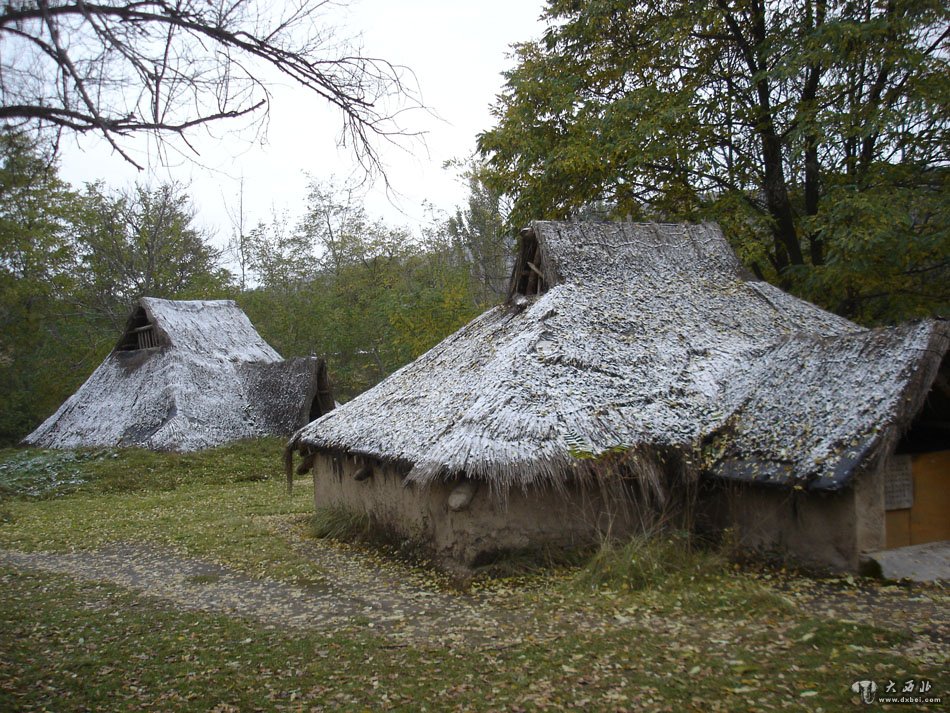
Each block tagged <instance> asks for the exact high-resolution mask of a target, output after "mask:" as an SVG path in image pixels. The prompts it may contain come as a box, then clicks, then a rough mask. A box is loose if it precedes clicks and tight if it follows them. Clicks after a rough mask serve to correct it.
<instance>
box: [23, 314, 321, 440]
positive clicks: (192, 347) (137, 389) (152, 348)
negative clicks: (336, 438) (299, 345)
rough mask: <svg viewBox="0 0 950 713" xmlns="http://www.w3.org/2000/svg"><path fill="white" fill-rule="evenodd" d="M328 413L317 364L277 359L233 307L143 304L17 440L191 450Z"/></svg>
mask: <svg viewBox="0 0 950 713" xmlns="http://www.w3.org/2000/svg"><path fill="white" fill-rule="evenodd" d="M332 407H333V399H332V395H331V394H330V392H329V380H328V379H327V375H326V365H325V363H324V362H323V360H322V359H318V358H316V357H310V358H296V359H290V360H286V361H285V360H283V359H281V357H280V355H279V354H278V353H277V352H276V351H274V350H273V349H272V348H271V346H270V345H269V344H267V342H265V341H264V340H263V339H262V338H261V336H260V335H259V334H258V333H257V331H256V330H255V329H254V327H253V325H252V324H251V322H250V320H248V318H247V316H246V315H245V314H244V312H242V311H241V309H240V308H239V307H238V306H237V305H236V304H235V303H234V302H233V301H231V300H220V301H170V300H162V299H155V298H151V297H145V298H142V299H141V300H140V301H139V303H138V306H137V307H136V308H135V309H134V310H133V312H132V314H131V316H130V317H129V321H128V325H127V327H126V330H125V332H124V333H123V334H122V337H121V338H120V339H119V342H118V344H117V345H116V347H115V349H114V350H113V351H112V353H111V354H109V356H108V357H107V358H106V359H105V361H104V362H103V363H102V364H101V365H100V366H99V367H98V368H97V369H96V370H95V371H94V372H93V373H92V375H91V376H90V377H89V379H88V380H87V381H86V383H84V384H83V385H82V386H81V387H80V388H79V390H78V391H77V392H76V393H75V394H73V395H72V396H71V397H69V399H67V400H66V402H65V403H63V405H62V406H61V407H60V408H59V410H57V411H56V413H54V414H53V415H52V416H50V417H49V418H48V419H47V420H46V421H45V422H44V423H43V424H42V425H41V426H40V427H39V428H37V429H36V430H35V431H34V432H33V433H31V434H30V435H29V436H27V437H26V439H24V443H26V444H28V445H33V446H42V447H50V448H74V447H81V446H141V447H145V448H151V449H155V450H175V451H193V450H199V449H202V448H208V447H210V446H215V445H219V444H221V443H226V442H229V441H233V440H238V439H241V438H251V437H256V436H261V435H286V434H289V433H292V432H293V431H294V429H296V428H299V427H300V426H302V425H303V424H305V423H307V422H308V421H310V420H312V419H313V418H316V417H317V416H319V415H320V414H322V413H325V412H326V411H328V410H329V409H331V408H332Z"/></svg>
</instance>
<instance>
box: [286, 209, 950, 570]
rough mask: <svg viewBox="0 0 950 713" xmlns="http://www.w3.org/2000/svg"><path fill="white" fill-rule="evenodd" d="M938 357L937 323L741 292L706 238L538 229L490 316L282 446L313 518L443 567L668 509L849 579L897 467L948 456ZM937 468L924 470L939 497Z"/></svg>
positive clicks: (637, 523) (529, 235)
mask: <svg viewBox="0 0 950 713" xmlns="http://www.w3.org/2000/svg"><path fill="white" fill-rule="evenodd" d="M948 341H950V326H948V324H947V323H946V322H940V321H925V322H919V323H915V324H907V325H903V326H900V327H895V328H888V329H876V330H868V329H864V328H862V327H859V326H858V325H856V324H853V323H851V322H849V321H847V320H845V319H842V318H840V317H837V316H835V315H833V314H830V313H828V312H825V311H823V310H821V309H819V308H818V307H815V306H814V305H812V304H809V303H807V302H804V301H802V300H799V299H797V298H795V297H792V296H791V295H788V294H786V293H784V292H782V291H781V290H779V289H777V288H775V287H773V286H771V285H769V284H767V283H765V282H760V281H756V280H754V279H751V278H750V277H749V276H748V275H746V274H744V273H743V271H742V269H741V267H740V265H739V262H738V261H737V259H736V257H735V254H734V253H733V251H732V250H731V248H730V247H729V245H728V243H727V242H726V240H725V239H724V238H723V236H722V234H721V232H720V231H719V229H718V228H717V227H715V226H713V225H658V224H618V223H614V224H606V223H601V224H567V223H551V222H538V223H534V224H533V225H532V226H531V227H530V228H529V229H526V230H525V231H523V233H522V239H521V245H520V253H519V255H518V258H517V261H516V264H515V268H514V272H513V275H512V279H511V286H510V292H509V298H508V300H507V302H506V304H504V305H502V306H499V307H496V308H494V309H492V310H490V311H488V312H486V313H485V314H483V315H482V316H481V317H479V318H477V319H476V320H474V321H473V322H471V323H470V324H468V325H467V326H465V327H463V328H462V329H461V330H459V331H458V332H457V333H456V334H454V335H452V336H450V337H448V338H447V339H445V340H444V341H443V342H442V343H440V344H439V345H437V346H436V347H434V348H433V349H432V350H430V351H429V352H427V353H426V354H424V355H422V356H421V357H419V358H418V359H417V360H416V361H414V362H412V363H411V364H409V365H407V366H406V367H404V368H402V369H400V370H399V371H397V372H396V373H394V374H393V375H392V376H390V377H389V378H387V379H386V380H384V381H383V382H381V383H380V384H378V385H377V386H376V387H375V388H373V389H371V390H369V391H367V392H366V393H364V394H363V395H361V396H360V397H358V398H356V399H354V400H353V401H351V402H349V403H347V404H345V405H344V406H342V407H340V408H338V409H336V410H335V411H333V412H332V413H330V414H328V415H326V416H324V417H322V418H321V419H319V420H317V421H315V422H313V423H311V424H309V425H308V426H306V427H304V428H303V429H301V430H300V431H299V432H298V433H297V434H296V435H295V436H294V437H293V439H292V440H291V441H290V444H289V446H288V453H291V454H292V453H293V452H294V451H297V452H299V453H300V454H301V456H302V457H303V461H302V464H301V467H300V468H299V469H298V471H299V472H305V471H306V470H307V469H308V468H309V467H313V468H314V482H315V498H316V502H317V505H318V506H325V505H343V506H346V507H350V508H356V509H359V510H361V511H364V512H366V513H368V514H369V515H370V516H371V517H372V518H373V519H374V520H375V521H376V522H377V523H379V524H380V525H383V526H386V527H389V528H393V529H396V530H397V531H401V532H403V533H404V534H405V535H407V536H416V537H419V538H421V539H423V540H424V541H425V542H427V543H428V544H429V545H430V546H431V548H432V549H433V550H434V552H435V553H436V554H437V555H438V556H439V557H441V558H444V559H445V560H448V561H451V562H461V563H463V564H467V565H472V564H477V563H479V562H482V561H486V560H487V559H489V558H490V557H492V556H493V554H494V553H497V552H499V551H504V550H511V549H519V548H524V547H534V546H539V545H545V544H548V545H555V546H561V545H571V544H576V543H579V542H587V541H590V539H591V538H596V537H601V536H603V535H604V534H606V533H612V534H618V535H619V534H624V533H627V532H630V531H632V530H636V529H638V528H642V527H649V526H653V525H655V524H656V523H657V518H660V519H662V517H664V516H671V515H672V514H674V513H679V514H682V511H683V508H684V507H685V508H695V509H694V510H693V514H695V515H697V517H698V519H699V520H702V521H705V522H706V523H707V524H710V525H713V526H715V527H717V528H725V527H732V528H733V529H734V531H735V533H736V535H737V537H738V539H739V541H740V542H741V543H743V544H745V545H747V546H750V547H756V548H768V549H776V550H779V551H781V552H785V553H789V554H791V555H793V556H794V557H796V558H798V559H801V560H805V561H808V562H812V563H818V564H824V565H830V566H833V567H837V568H854V567H856V566H857V564H858V558H859V555H860V553H861V552H862V551H863V550H869V549H877V548H880V547H883V546H884V545H885V542H886V535H885V526H884V523H885V510H886V508H887V507H888V505H889V504H890V505H894V504H895V503H896V501H893V502H891V503H889V502H888V497H889V496H886V495H885V492H886V491H887V492H888V493H889V492H891V490H890V489H893V488H892V486H893V483H892V482H890V481H888V478H891V477H898V476H891V475H889V474H890V473H892V472H894V464H895V463H898V462H905V461H906V463H910V461H909V460H907V459H908V458H913V456H910V455H908V454H909V453H912V452H914V451H915V449H916V450H922V451H936V450H939V449H940V448H947V443H946V439H945V438H941V436H945V435H946V431H941V430H940V429H946V428H947V425H948V421H950V398H948V397H950V393H948V390H947V362H946V354H947V348H948ZM928 394H930V395H931V397H930V398H929V399H928ZM915 418H917V420H916V421H915ZM902 452H903V453H904V454H903V455H900V454H901V453H902ZM895 454H898V455H895ZM948 455H950V454H948V453H947V452H944V453H942V454H933V453H932V454H931V455H930V456H928V457H930V458H936V459H937V461H938V462H940V463H943V464H944V465H943V466H942V468H943V474H942V475H941V476H939V478H942V480H939V478H938V480H939V485H937V486H936V488H937V491H939V492H942V493H946V492H948V491H950V488H948V487H947V477H948V472H947V471H950V468H948V467H947V464H948V463H950V460H948ZM941 459H942V460H941ZM906 463H905V465H904V466H901V467H902V468H903V469H904V471H906V473H905V474H904V475H903V476H899V477H901V478H903V479H904V481H906V480H907V478H911V479H913V477H914V473H915V472H916V471H915V470H914V468H916V466H914V465H913V464H911V465H910V466H907V465H906ZM902 472H903V471H902ZM904 481H902V482H904ZM905 486H906V483H905ZM902 487H904V486H902ZM696 492H699V493H700V497H699V498H698V500H697V499H695V498H694V497H693V494H695V493H696ZM900 504H901V505H903V506H907V507H908V508H911V509H912V508H913V507H916V506H917V505H918V504H919V498H918V499H914V498H911V500H910V501H908V499H907V498H906V497H905V498H904V500H903V501H902V502H901V503H900ZM944 508H945V509H944V512H943V518H942V520H941V521H940V522H941V525H940V527H943V531H942V532H943V534H942V537H948V536H950V533H947V532H945V530H946V528H947V526H946V523H947V522H948V521H950V519H948V518H947V517H946V515H947V508H946V505H944ZM888 522H890V521H888ZM938 529H939V528H938Z"/></svg>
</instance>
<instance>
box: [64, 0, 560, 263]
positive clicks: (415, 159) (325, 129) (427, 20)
mask: <svg viewBox="0 0 950 713" xmlns="http://www.w3.org/2000/svg"><path fill="white" fill-rule="evenodd" d="M543 4H544V3H543V0H479V1H478V2H463V1H462V0H355V1H354V2H352V3H351V4H350V5H349V7H347V8H340V9H338V10H335V11H334V15H332V16H331V17H332V18H333V20H332V21H333V22H334V24H336V25H337V26H338V27H339V28H340V32H339V34H340V36H347V35H356V34H360V33H361V34H362V38H363V40H362V44H363V47H364V52H365V53H366V54H367V55H371V56H376V57H382V58H385V59H387V60H389V61H390V62H393V63H394V64H402V65H405V66H407V67H409V68H411V69H412V70H413V71H414V72H415V74H416V78H417V80H418V83H419V89H420V91H421V93H422V99H423V101H424V103H425V104H426V106H428V107H431V108H432V109H433V110H434V112H435V113H436V114H438V116H439V117H440V119H441V120H440V119H436V118H434V117H431V116H429V115H427V114H425V113H424V112H414V113H412V114H410V115H408V116H406V118H405V119H404V120H403V121H402V124H403V125H404V128H406V129H407V130H411V131H420V130H421V131H425V132H427V133H426V139H425V141H426V146H422V145H421V144H418V143H416V144H409V145H410V147H411V149H412V151H413V154H411V155H410V154H408V153H406V151H404V150H400V149H397V148H391V147H388V146H386V145H385V144H384V143H380V142H377V144H376V146H377V148H378V149H379V150H380V153H381V155H382V157H383V161H384V163H385V165H386V166H387V175H388V176H389V180H390V184H391V185H392V187H393V189H394V190H395V191H397V192H398V193H399V194H400V196H397V197H396V198H395V199H394V200H395V204H393V201H392V200H390V199H387V198H386V196H385V194H384V192H383V190H382V185H381V182H377V185H376V186H375V187H374V189H373V191H372V192H371V194H370V195H369V197H368V198H367V207H368V209H369V212H370V214H371V215H373V216H377V217H382V218H384V219H385V220H386V221H387V222H388V223H390V224H392V225H405V226H407V227H410V228H415V227H417V226H418V225H419V224H420V223H422V222H423V221H424V220H425V212H424V210H423V208H422V203H423V201H424V200H427V201H429V202H430V203H431V204H433V205H434V206H435V207H436V208H439V209H442V210H445V211H448V212H451V211H452V210H453V209H454V207H455V206H456V205H460V204H462V203H463V202H464V200H465V197H466V191H465V188H464V186H462V185H461V183H460V182H459V181H458V180H457V179H456V177H455V174H454V173H453V172H451V171H447V170H444V169H443V168H442V164H443V162H444V161H446V160H449V159H453V158H464V157H466V156H467V155H469V154H471V153H472V151H473V150H474V148H475V137H476V134H478V133H479V132H481V131H484V130H485V129H487V128H489V127H490V126H491V124H492V119H491V116H490V114H489V107H490V105H491V104H492V103H493V100H494V97H495V95H496V94H497V93H498V92H499V91H500V89H501V87H502V83H503V79H502V77H501V72H502V71H503V70H505V69H507V68H510V67H511V65H512V61H511V59H510V57H509V56H508V55H509V53H510V45H511V44H513V43H515V42H520V41H526V40H529V39H533V38H536V37H538V36H539V35H540V34H541V32H542V30H543V27H542V25H541V24H540V23H539V21H538V18H539V16H540V15H541V11H542V7H543ZM340 125H341V122H340V118H339V116H338V115H336V114H334V113H333V112H332V110H331V109H329V108H328V107H327V106H326V105H325V104H323V103H321V102H320V100H319V98H317V97H311V96H309V95H307V94H306V92H304V90H302V89H299V88H291V87H277V88H275V90H274V91H273V102H272V107H271V117H270V126H269V130H268V134H267V138H266V142H265V143H263V144H260V143H257V144H254V143H252V137H251V136H250V134H243V135H242V134H236V133H235V132H233V131H232V128H231V126H230V125H228V124H218V125H217V126H213V127H212V128H211V130H210V132H211V135H206V136H203V137H199V140H198V142H197V143H196V146H198V147H199V150H200V152H201V157H200V162H201V164H202V165H203V166H202V165H196V164H194V163H192V162H179V163H178V165H177V166H172V167H170V168H163V167H161V166H156V165H154V164H155V159H154V158H149V157H145V158H144V159H143V160H147V161H148V162H149V163H150V164H152V165H151V166H150V167H149V169H148V170H147V171H145V172H139V171H137V170H136V169H134V168H133V167H131V166H130V165H128V164H127V163H125V162H124V161H123V160H122V159H121V158H120V157H119V156H118V155H115V154H113V153H112V152H111V149H110V148H109V147H108V146H106V145H105V144H103V143H102V142H99V141H97V140H92V139H89V138H84V139H82V143H81V144H80V145H75V144H71V143H68V142H67V143H66V145H65V146H64V152H63V158H62V164H61V169H62V170H61V175H62V177H63V178H64V179H65V180H67V181H69V182H70V183H72V184H73V185H75V186H77V187H79V186H81V185H82V184H84V183H86V182H91V181H96V180H102V181H104V182H105V183H106V184H107V185H109V186H113V187H124V186H127V185H129V184H131V183H132V182H134V181H136V180H139V181H142V180H146V181H147V180H153V181H162V180H169V179H176V180H179V181H182V182H184V183H187V184H189V185H190V191H189V192H190V194H191V196H192V198H193V201H194V205H195V207H196V209H197V211H198V222H199V224H200V225H202V226H203V227H205V228H206V229H209V230H210V231H212V232H213V233H214V235H215V236H216V237H215V240H214V242H215V243H216V244H219V245H223V244H224V243H226V241H227V239H228V236H229V234H230V232H231V227H230V222H229V217H228V209H229V208H230V210H231V211H232V212H233V211H234V208H235V207H236V205H237V196H238V193H239V186H240V179H241V177H242V176H243V180H244V206H245V215H246V218H247V222H248V223H249V225H250V226H253V225H254V224H256V223H257V221H258V220H264V221H269V219H270V217H271V216H272V215H273V214H274V213H275V212H277V213H282V212H284V211H289V213H290V215H291V216H292V217H293V218H294V219H295V218H296V217H298V216H299V215H300V214H301V213H302V210H303V206H304V198H305V196H306V186H307V178H306V175H305V174H307V173H309V174H311V175H313V176H314V177H315V178H318V179H330V178H331V177H336V178H337V179H338V181H339V182H342V180H343V179H345V178H346V177H347V176H349V175H351V174H352V172H353V171H354V170H355V168H356V163H355V159H354V158H353V157H352V155H351V154H349V153H348V151H347V149H338V148H337V146H336V139H337V137H338V135H339V129H340ZM136 157H137V158H143V156H142V154H136ZM140 162H141V161H140Z"/></svg>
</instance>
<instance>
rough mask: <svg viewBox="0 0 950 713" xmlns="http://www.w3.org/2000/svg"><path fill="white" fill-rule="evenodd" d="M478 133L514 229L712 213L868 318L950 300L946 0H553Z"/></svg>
mask: <svg viewBox="0 0 950 713" xmlns="http://www.w3.org/2000/svg"><path fill="white" fill-rule="evenodd" d="M546 18H547V20H548V23H549V24H548V28H547V30H546V32H545V33H544V36H543V37H542V38H541V39H540V40H539V41H537V42H529V43H524V44H521V45H518V46H517V47H516V55H517V60H518V64H517V66H516V67H515V69H513V70H511V71H510V72H509V73H508V74H507V84H506V88H505V91H504V92H503V93H502V95H501V96H500V97H499V99H498V102H497V103H496V105H495V107H494V114H495V116H496V118H497V120H498V125H497V128H495V129H492V130H490V131H487V132H485V133H484V134H482V136H481V137H480V143H479V147H480V150H481V152H482V153H483V154H484V156H485V157H486V158H487V160H488V166H489V173H488V182H489V184H490V185H492V186H493V187H494V188H495V189H497V190H500V191H503V192H505V193H507V194H509V195H511V196H513V198H514V207H513V211H512V216H511V219H512V221H513V222H514V223H515V224H516V225H517V224H519V223H524V222H526V221H527V220H530V219H533V218H539V217H548V218H566V217H571V216H576V215H578V214H580V213H582V212H583V211H584V210H587V209H588V208H589V206H591V205H592V204H598V203H599V204H601V205H606V206H607V207H608V208H609V210H610V212H611V215H612V216H613V217H632V218H643V217H646V218H661V219H664V218H671V219H700V218H714V219H717V220H719V221H721V222H722V223H723V225H724V228H725V229H726V231H727V232H728V234H730V235H731V236H733V237H734V238H735V240H736V246H737V248H738V249H739V252H740V255H741V257H742V258H743V259H744V260H745V261H746V262H747V263H748V264H749V265H750V266H751V267H752V268H753V269H754V270H755V271H756V272H758V274H760V275H761V276H764V277H767V278H769V279H771V280H774V281H776V282H778V283H780V284H781V285H783V286H784V287H787V288H791V289H793V290H796V291H798V292H799V293H801V294H804V295H805V296H807V297H809V298H811V299H814V300H816V301H818V302H820V303H822V304H824V305H826V306H828V307H830V308H832V309H836V310H837V311H839V312H841V313H843V314H846V315H848V316H852V317H858V318H861V319H865V320H868V321H876V320H887V319H893V318H901V317H908V316H917V315H923V314H929V313H941V312H946V311H947V306H948V303H950V288H948V285H950V273H948V257H947V256H948V254H950V236H948V227H947V226H948V222H947V201H946V195H947V169H946V164H947V158H948V153H947V148H948V146H947V141H948V139H947V127H948V122H950V119H948V114H947V111H946V107H947V106H948V105H950V71H948V70H950V67H948V53H947V49H948V46H947V40H948V36H950V35H948V32H950V31H948V27H950V22H948V20H950V11H948V9H947V6H946V4H945V3H941V2H939V1H937V0H886V1H876V0H860V1H856V0H844V1H834V0H799V1H797V2H791V1H786V0H782V1H776V2H769V3H765V2H762V1H761V0H741V1H739V2H727V1H726V0H716V1H715V2H700V1H698V0H695V1H693V0H684V1H676V2H674V1H672V0H654V1H651V2H633V3H631V2H627V1H626V0H589V1H586V2H585V1H579V0H550V2H549V3H548V7H547V10H546Z"/></svg>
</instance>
